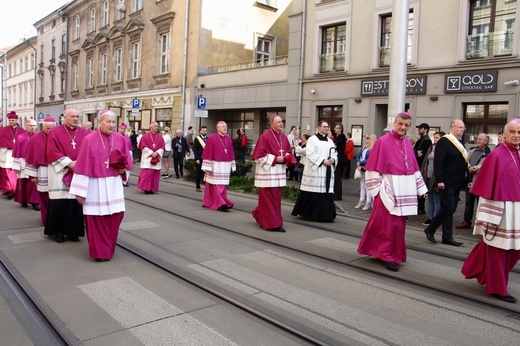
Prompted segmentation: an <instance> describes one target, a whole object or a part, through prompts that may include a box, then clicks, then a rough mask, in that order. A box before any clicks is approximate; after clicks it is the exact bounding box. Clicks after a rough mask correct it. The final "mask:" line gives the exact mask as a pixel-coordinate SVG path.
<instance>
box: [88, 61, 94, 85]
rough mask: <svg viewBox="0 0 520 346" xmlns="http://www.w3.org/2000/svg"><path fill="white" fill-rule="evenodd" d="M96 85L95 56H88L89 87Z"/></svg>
mask: <svg viewBox="0 0 520 346" xmlns="http://www.w3.org/2000/svg"><path fill="white" fill-rule="evenodd" d="M92 87H94V57H89V58H87V88H92Z"/></svg>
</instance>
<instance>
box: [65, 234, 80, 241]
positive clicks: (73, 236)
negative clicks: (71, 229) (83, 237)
mask: <svg viewBox="0 0 520 346" xmlns="http://www.w3.org/2000/svg"><path fill="white" fill-rule="evenodd" d="M67 240H70V241H79V238H78V236H77V235H68V236H67Z"/></svg>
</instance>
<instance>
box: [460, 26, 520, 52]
mask: <svg viewBox="0 0 520 346" xmlns="http://www.w3.org/2000/svg"><path fill="white" fill-rule="evenodd" d="M513 40H514V31H513V30H503V31H495V32H490V33H486V34H475V35H469V36H468V37H467V51H466V57H467V58H468V59H475V58H486V57H494V56H507V55H511V54H512V53H513Z"/></svg>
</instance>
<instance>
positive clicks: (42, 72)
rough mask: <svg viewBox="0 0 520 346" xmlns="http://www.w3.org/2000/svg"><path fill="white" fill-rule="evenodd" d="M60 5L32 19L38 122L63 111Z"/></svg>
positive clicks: (63, 24) (63, 44)
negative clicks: (40, 16) (34, 31)
mask: <svg viewBox="0 0 520 346" xmlns="http://www.w3.org/2000/svg"><path fill="white" fill-rule="evenodd" d="M60 10H61V8H60V9H57V10H56V11H54V12H52V13H50V14H49V15H47V16H46V17H44V18H42V19H40V20H38V21H37V22H36V23H34V24H33V25H34V27H35V28H36V32H37V33H38V35H37V43H36V64H37V72H36V95H35V97H36V114H37V115H38V120H39V123H40V124H41V122H43V119H44V118H45V117H47V116H52V117H53V118H54V119H56V120H59V119H60V116H61V115H62V114H63V110H64V101H65V90H66V86H67V18H66V17H64V16H61V15H60Z"/></svg>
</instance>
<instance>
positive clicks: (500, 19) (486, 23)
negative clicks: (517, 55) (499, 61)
mask: <svg viewBox="0 0 520 346" xmlns="http://www.w3.org/2000/svg"><path fill="white" fill-rule="evenodd" d="M516 7H517V1H516V0H510V1H507V0H470V17H469V25H468V33H467V48H466V57H467V58H468V59H474V58H485V57H495V56H511V55H512V53H513V43H514V26H515V19H516Z"/></svg>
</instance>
